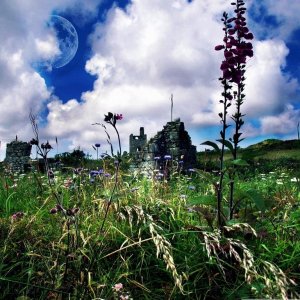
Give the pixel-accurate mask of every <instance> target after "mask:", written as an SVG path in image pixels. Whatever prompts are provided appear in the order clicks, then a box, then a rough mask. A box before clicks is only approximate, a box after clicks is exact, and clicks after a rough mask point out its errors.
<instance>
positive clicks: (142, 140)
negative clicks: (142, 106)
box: [129, 127, 147, 156]
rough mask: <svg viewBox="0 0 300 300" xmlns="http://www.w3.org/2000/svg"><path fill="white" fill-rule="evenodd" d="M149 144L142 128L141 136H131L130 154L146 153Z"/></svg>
mask: <svg viewBox="0 0 300 300" xmlns="http://www.w3.org/2000/svg"><path fill="white" fill-rule="evenodd" d="M146 144H147V135H146V134H145V132H144V127H140V135H133V134H131V135H130V136H129V154H130V155H133V156H135V155H137V154H138V153H140V152H142V151H144V148H145V146H146Z"/></svg>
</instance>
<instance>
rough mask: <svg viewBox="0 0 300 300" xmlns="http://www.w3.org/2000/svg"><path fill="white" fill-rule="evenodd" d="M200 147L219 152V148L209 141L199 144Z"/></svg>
mask: <svg viewBox="0 0 300 300" xmlns="http://www.w3.org/2000/svg"><path fill="white" fill-rule="evenodd" d="M201 145H206V146H210V147H213V148H214V149H215V150H216V151H217V152H219V151H220V148H219V146H218V145H217V144H216V143H214V142H211V141H206V142H204V143H201Z"/></svg>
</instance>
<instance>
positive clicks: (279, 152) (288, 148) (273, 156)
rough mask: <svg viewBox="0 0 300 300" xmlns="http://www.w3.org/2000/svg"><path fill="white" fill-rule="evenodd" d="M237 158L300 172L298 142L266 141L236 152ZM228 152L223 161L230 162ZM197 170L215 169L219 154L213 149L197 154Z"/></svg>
mask: <svg viewBox="0 0 300 300" xmlns="http://www.w3.org/2000/svg"><path fill="white" fill-rule="evenodd" d="M238 157H239V158H241V159H244V160H246V161H247V162H248V163H249V164H250V165H252V166H254V165H255V166H257V164H256V163H259V165H264V166H269V169H270V170H271V169H272V168H275V167H288V168H291V169H295V170H296V169H299V170H300V140H287V141H282V140H277V139H268V140H264V141H262V142H260V143H257V144H253V145H251V146H248V147H247V148H241V149H239V151H238ZM231 159H232V155H231V154H230V152H229V150H227V151H226V152H225V160H231ZM197 160H198V166H199V168H204V169H215V168H217V167H218V166H219V154H218V153H217V152H215V151H213V149H212V150H211V151H203V152H198V153H197Z"/></svg>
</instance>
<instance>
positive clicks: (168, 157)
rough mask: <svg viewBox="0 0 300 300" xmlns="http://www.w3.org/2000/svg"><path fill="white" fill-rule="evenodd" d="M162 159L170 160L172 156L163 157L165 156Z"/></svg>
mask: <svg viewBox="0 0 300 300" xmlns="http://www.w3.org/2000/svg"><path fill="white" fill-rule="evenodd" d="M164 159H165V160H170V159H172V156H171V155H165V156H164Z"/></svg>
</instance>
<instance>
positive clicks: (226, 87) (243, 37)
mask: <svg viewBox="0 0 300 300" xmlns="http://www.w3.org/2000/svg"><path fill="white" fill-rule="evenodd" d="M231 4H232V5H234V6H235V9H234V13H235V16H234V17H231V18H229V15H228V13H227V12H224V13H223V17H222V19H221V20H222V22H223V31H224V38H223V44H220V45H217V46H216V47H215V50H216V51H221V50H223V53H224V58H223V61H222V63H221V66H220V69H221V71H222V77H220V78H219V80H220V82H221V85H222V87H223V92H222V97H223V98H222V99H221V100H219V102H220V103H221V104H222V106H223V110H222V112H220V113H219V117H220V118H221V124H222V129H221V131H220V137H221V138H220V139H218V141H219V142H220V143H221V149H219V147H218V145H217V144H215V143H213V142H209V141H207V142H205V143H203V144H205V145H209V146H212V147H214V148H215V149H216V150H218V151H219V152H220V172H219V182H218V184H217V221H218V226H219V227H221V226H222V214H221V212H222V200H223V184H224V183H223V180H224V174H225V168H224V153H225V147H227V148H229V149H230V151H231V153H232V156H233V166H234V164H236V163H237V161H236V160H237V150H238V147H239V143H240V142H241V141H242V140H243V139H242V138H241V135H242V133H241V131H240V130H241V127H242V125H243V124H244V120H243V117H244V115H243V114H242V112H241V106H242V104H243V102H244V100H245V94H244V89H245V68H246V61H247V58H248V57H252V56H253V46H252V44H251V42H249V40H252V39H253V34H252V33H251V32H249V29H248V27H247V23H246V18H245V12H246V8H245V6H244V5H245V2H244V1H243V0H237V1H235V2H232V3H231ZM233 101H234V104H235V107H236V110H235V112H234V113H233V114H232V116H231V119H232V120H233V121H234V126H235V128H234V133H233V136H232V137H231V138H229V140H227V129H228V127H229V126H230V125H229V124H228V108H229V107H230V106H231V105H232V102H233ZM234 176H235V169H234V168H233V172H232V173H231V174H230V177H231V183H230V197H229V198H230V199H229V211H230V213H229V218H230V219H232V216H233V209H234V203H233V192H234Z"/></svg>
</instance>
